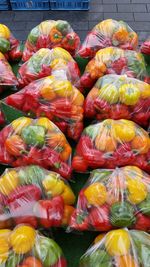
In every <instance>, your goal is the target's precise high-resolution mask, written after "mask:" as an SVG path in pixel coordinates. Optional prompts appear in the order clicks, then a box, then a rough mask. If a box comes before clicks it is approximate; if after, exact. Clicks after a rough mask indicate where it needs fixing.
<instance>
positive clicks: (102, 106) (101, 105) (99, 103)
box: [94, 97, 111, 113]
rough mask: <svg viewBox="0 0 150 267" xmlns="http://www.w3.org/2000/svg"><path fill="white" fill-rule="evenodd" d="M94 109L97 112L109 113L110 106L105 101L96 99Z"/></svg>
mask: <svg viewBox="0 0 150 267" xmlns="http://www.w3.org/2000/svg"><path fill="white" fill-rule="evenodd" d="M94 107H95V109H96V110H98V111H100V112H107V113H109V112H110V110H111V105H110V104H109V103H108V102H107V101H105V100H103V99H100V98H98V97H97V98H96V99H95V101H94Z"/></svg>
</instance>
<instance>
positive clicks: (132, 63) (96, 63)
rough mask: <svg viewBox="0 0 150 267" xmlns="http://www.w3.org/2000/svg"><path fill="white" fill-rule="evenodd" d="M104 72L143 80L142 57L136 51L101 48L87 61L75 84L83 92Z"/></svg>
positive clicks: (143, 64)
mask: <svg viewBox="0 0 150 267" xmlns="http://www.w3.org/2000/svg"><path fill="white" fill-rule="evenodd" d="M106 74H119V75H120V74H126V75H127V76H128V77H131V78H138V79H140V80H144V78H145V76H146V64H145V61H144V57H143V55H142V54H141V53H138V52H136V51H131V50H123V49H121V48H117V47H107V48H104V49H101V50H99V51H98V52H97V53H96V55H95V57H94V58H93V59H92V60H91V61H89V63H88V64H87V66H86V69H85V72H84V73H83V75H82V76H81V78H80V80H79V81H78V82H77V84H76V86H77V88H79V89H80V91H82V92H84V91H85V90H89V89H91V88H92V86H93V85H94V83H95V82H96V81H97V79H98V78H100V77H102V76H104V75H106Z"/></svg>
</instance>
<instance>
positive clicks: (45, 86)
mask: <svg viewBox="0 0 150 267" xmlns="http://www.w3.org/2000/svg"><path fill="white" fill-rule="evenodd" d="M5 103H6V104H8V105H10V106H13V107H15V108H17V109H19V110H22V111H24V112H26V113H27V114H34V115H36V117H39V116H46V117H47V118H48V119H50V120H52V121H53V122H54V123H55V124H56V125H57V126H58V127H59V128H60V129H61V130H62V132H64V133H66V134H67V136H68V137H70V138H72V139H74V140H77V139H78V138H79V137H80V135H81V132H82V130H83V104H84V96H83V95H82V94H81V93H80V91H79V90H77V89H76V88H75V87H74V86H73V85H72V84H71V83H70V82H69V81H67V80H62V79H59V80H58V79H56V78H55V77H54V76H49V77H46V78H43V79H40V80H37V81H34V82H32V83H30V84H29V85H27V86H26V87H25V88H24V89H22V90H21V91H19V92H17V93H15V94H12V95H10V96H8V97H7V98H6V99H5Z"/></svg>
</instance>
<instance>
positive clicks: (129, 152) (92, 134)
mask: <svg viewBox="0 0 150 267" xmlns="http://www.w3.org/2000/svg"><path fill="white" fill-rule="evenodd" d="M149 159H150V139H149V136H148V133H147V132H146V131H145V130H143V129H142V128H141V127H140V126H138V125H137V124H135V123H134V122H132V121H129V120H124V119H121V120H112V119H107V120H104V121H103V122H100V123H97V124H94V125H90V126H88V127H86V128H85V129H84V131H83V133H82V135H81V138H80V139H79V142H78V144H77V147H76V153H75V155H74V157H73V161H72V167H73V169H74V170H75V171H77V172H87V171H88V169H96V168H102V167H104V168H108V169H112V168H115V167H117V166H126V165H135V166H138V167H139V168H141V169H143V170H145V171H147V172H150V164H149Z"/></svg>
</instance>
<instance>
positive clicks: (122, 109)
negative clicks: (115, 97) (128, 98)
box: [110, 104, 131, 120]
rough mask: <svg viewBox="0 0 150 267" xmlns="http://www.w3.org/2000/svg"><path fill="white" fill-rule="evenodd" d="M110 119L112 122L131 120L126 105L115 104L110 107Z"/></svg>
mask: <svg viewBox="0 0 150 267" xmlns="http://www.w3.org/2000/svg"><path fill="white" fill-rule="evenodd" d="M110 118H111V119H114V120H120V119H128V120H129V119H130V118H131V114H130V112H129V109H128V107H127V106H126V105H123V104H116V105H111V108H110Z"/></svg>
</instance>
